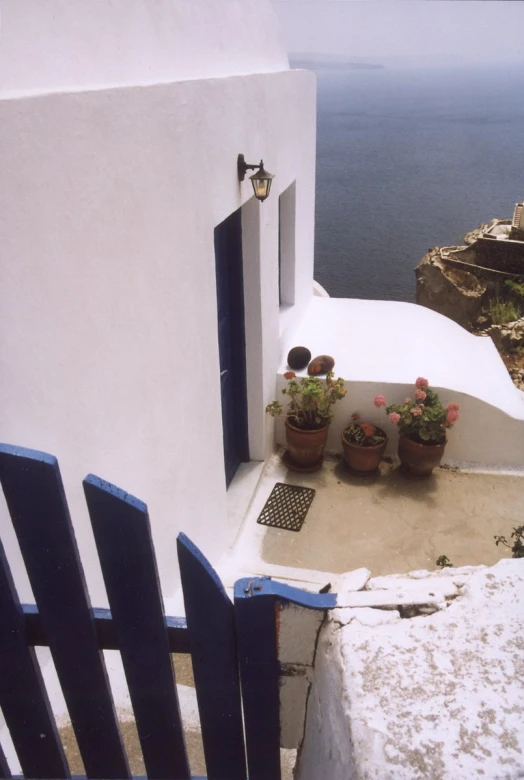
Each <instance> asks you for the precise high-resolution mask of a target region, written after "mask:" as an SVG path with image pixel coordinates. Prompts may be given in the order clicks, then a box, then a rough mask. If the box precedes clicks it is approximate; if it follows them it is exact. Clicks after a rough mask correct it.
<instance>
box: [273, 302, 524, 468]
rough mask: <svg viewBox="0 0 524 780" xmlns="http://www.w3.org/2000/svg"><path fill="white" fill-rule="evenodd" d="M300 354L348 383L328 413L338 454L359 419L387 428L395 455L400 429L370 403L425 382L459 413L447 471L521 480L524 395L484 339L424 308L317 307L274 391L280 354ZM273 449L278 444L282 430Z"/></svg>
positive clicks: (331, 443)
mask: <svg viewBox="0 0 524 780" xmlns="http://www.w3.org/2000/svg"><path fill="white" fill-rule="evenodd" d="M298 344H301V345H303V346H306V347H308V348H309V349H310V350H311V352H312V354H313V355H319V354H326V353H327V354H329V355H332V356H333V357H334V358H335V361H336V363H335V373H336V375H337V376H342V377H343V378H344V379H345V380H346V382H347V384H346V387H347V390H348V394H347V396H346V397H345V398H344V399H343V401H341V402H339V403H338V404H337V406H336V407H335V420H334V423H333V425H332V426H331V430H330V434H329V440H328V448H329V449H330V450H332V451H340V450H341V449H342V446H341V443H340V435H341V433H342V430H343V428H344V427H345V426H346V425H347V423H348V421H349V417H350V415H351V414H352V412H355V411H358V412H359V413H360V415H361V417H362V419H365V420H369V421H370V422H374V423H375V424H377V425H382V427H384V429H385V430H386V431H387V433H388V436H389V437H390V441H389V445H388V450H387V451H388V452H389V453H390V454H392V453H394V452H396V447H397V441H398V433H397V428H396V426H394V425H393V424H392V423H390V422H389V421H388V420H387V418H386V415H385V412H384V409H381V410H378V409H376V408H375V407H374V405H373V398H374V397H375V395H377V394H379V393H380V394H383V395H385V396H386V399H387V401H388V403H401V402H402V401H403V400H404V398H405V397H406V396H407V395H410V394H411V395H412V393H413V390H414V383H415V380H416V379H417V377H419V376H423V377H425V378H427V379H428V380H429V382H430V384H431V386H432V387H433V388H434V389H435V390H437V391H438V392H439V394H440V396H441V399H442V401H443V402H444V403H448V402H450V401H455V402H457V403H459V404H460V406H461V417H460V420H459V422H458V423H457V424H456V426H455V427H454V428H453V430H452V431H450V433H449V443H448V445H447V447H446V453H445V459H446V460H447V461H448V462H456V463H461V464H464V465H470V466H474V467H477V468H488V469H517V470H521V471H524V393H522V392H521V391H520V390H517V388H516V387H515V385H514V384H513V382H512V381H511V379H510V377H509V374H508V372H507V371H506V368H505V367H504V364H503V362H502V360H501V358H500V356H499V354H498V352H497V350H496V348H495V346H494V344H493V342H492V341H491V339H489V338H479V337H477V336H473V335H472V334H471V333H468V332H467V331H466V330H464V329H463V328H461V327H460V325H457V324H456V323H455V322H453V320H450V319H448V318H447V317H444V316H443V315H441V314H437V313H436V312H434V311H432V310H431V309H427V308H425V307H424V306H417V305H415V304H411V303H400V302H396V301H361V300H353V299H346V298H319V297H314V298H313V299H312V300H311V302H310V304H309V307H308V309H307V311H306V313H305V315H304V317H303V320H302V322H301V323H300V325H299V327H298V328H296V329H295V330H294V332H293V335H292V336H289V337H287V341H286V344H285V346H284V350H283V360H282V363H281V366H280V369H279V380H278V383H277V391H278V389H280V388H281V387H283V386H284V385H285V380H284V378H283V373H284V372H285V371H287V370H288V368H287V365H286V356H287V352H288V350H289V349H290V348H291V347H292V346H295V345H298ZM302 373H305V372H302ZM277 439H278V441H279V442H281V443H284V440H285V432H284V430H283V424H282V422H281V420H279V425H278V426H277Z"/></svg>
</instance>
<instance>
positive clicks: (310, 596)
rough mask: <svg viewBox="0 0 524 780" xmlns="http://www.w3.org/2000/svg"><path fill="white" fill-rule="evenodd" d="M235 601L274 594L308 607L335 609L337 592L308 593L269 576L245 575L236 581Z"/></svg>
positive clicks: (279, 597)
mask: <svg viewBox="0 0 524 780" xmlns="http://www.w3.org/2000/svg"><path fill="white" fill-rule="evenodd" d="M234 592H235V601H237V600H241V599H251V598H261V597H263V596H273V597H276V598H278V599H282V601H289V602H291V603H292V604H297V605H298V606H299V607H307V608H308V609H333V607H336V606H337V594H336V593H308V591H306V590H300V588H293V587H291V586H290V585H285V584H284V583H283V582H275V581H274V580H271V579H270V578H269V577H245V578H243V579H241V580H237V581H236V582H235V590H234Z"/></svg>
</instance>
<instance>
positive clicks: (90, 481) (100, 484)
mask: <svg viewBox="0 0 524 780" xmlns="http://www.w3.org/2000/svg"><path fill="white" fill-rule="evenodd" d="M84 483H85V484H86V485H92V486H93V487H95V488H96V489H97V490H100V492H101V493H105V494H106V495H107V496H110V497H111V498H116V499H117V500H118V501H123V502H124V504H127V505H128V506H131V507H133V509H136V510H137V511H138V512H147V504H145V503H144V502H143V501H141V500H140V499H139V498H136V496H133V495H131V493H128V492H127V491H125V490H122V489H121V488H119V487H117V486H116V485H113V484H112V483H111V482H107V481H106V480H105V479H101V478H100V477H97V476H96V474H88V475H87V477H86V478H85V479H84Z"/></svg>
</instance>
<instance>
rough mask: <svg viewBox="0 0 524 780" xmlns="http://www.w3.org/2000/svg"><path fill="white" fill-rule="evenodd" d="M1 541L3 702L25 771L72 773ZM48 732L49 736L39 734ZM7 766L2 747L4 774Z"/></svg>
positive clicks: (0, 682)
mask: <svg viewBox="0 0 524 780" xmlns="http://www.w3.org/2000/svg"><path fill="white" fill-rule="evenodd" d="M24 627H25V626H24V615H23V612H22V610H21V608H20V602H19V600H18V594H17V592H16V588H15V584H14V582H13V577H12V575H11V570H10V568H9V564H8V562H7V558H6V556H5V552H4V547H3V545H2V542H0V706H1V707H2V710H3V713H4V717H5V721H6V723H7V727H8V729H9V732H10V734H11V739H12V740H13V744H14V746H15V750H16V753H17V756H18V759H19V761H20V765H21V767H22V771H23V772H24V774H25V775H26V777H32V778H59V777H62V778H64V777H69V768H68V765H67V761H66V758H65V755H64V749H63V747H62V743H61V741H60V738H59V736H58V731H57V728H56V723H55V719H54V717H53V712H52V710H51V705H50V703H49V699H48V696H47V691H46V689H45V684H44V680H43V678H42V673H41V671H40V665H39V663H38V660H37V658H36V653H35V651H34V649H33V648H32V647H28V644H27V641H26V637H25V631H24ZM42 734H45V739H42V738H41V735H42ZM6 771H7V772H9V769H8V767H7V762H6V761H5V756H3V754H2V752H1V748H0V777H6V774H5V773H6Z"/></svg>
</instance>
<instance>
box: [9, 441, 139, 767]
mask: <svg viewBox="0 0 524 780" xmlns="http://www.w3.org/2000/svg"><path fill="white" fill-rule="evenodd" d="M0 477H1V481H2V487H3V489H4V494H5V498H6V503H7V506H8V509H9V513H10V515H11V519H12V522H13V527H14V529H15V532H16V536H17V539H18V543H19V545H20V551H21V553H22V557H23V559H24V563H25V567H26V570H27V574H28V577H29V581H30V583H31V587H32V590H33V593H34V595H35V599H36V603H37V605H38V607H39V611H40V614H41V619H42V625H43V627H44V630H45V633H46V635H47V637H48V639H49V647H50V650H51V655H52V657H53V661H54V665H55V668H56V671H57V675H58V679H59V680H60V685H61V687H62V691H63V693H64V698H65V700H66V704H67V708H68V711H69V714H70V716H71V723H72V725H73V729H74V731H75V735H76V738H77V742H78V746H79V749H80V753H81V755H82V760H83V763H84V766H85V768H86V772H87V774H88V775H89V776H90V777H91V778H94V779H96V778H105V779H106V780H111V778H118V779H119V780H122V778H127V777H129V776H130V771H129V766H128V763H127V756H126V753H125V750H124V746H123V743H122V740H121V736H120V730H119V726H118V721H117V718H116V713H115V709H114V705H113V698H112V694H111V688H110V686H109V681H108V678H107V672H106V668H105V663H104V657H103V655H102V653H101V652H100V650H99V648H98V639H97V636H96V632H95V627H94V624H93V619H92V614H91V609H90V606H91V605H90V602H89V595H88V592H87V586H86V581H85V576H84V571H83V568H82V563H81V561H80V556H79V552H78V547H77V544H76V539H75V534H74V531H73V526H72V523H71V518H70V515H69V509H68V506H67V502H66V498H65V493H64V486H63V483H62V477H61V474H60V470H59V468H58V463H57V460H56V458H55V457H53V456H52V455H48V454H46V453H41V452H38V451H35V450H27V449H24V448H22V447H12V446H10V445H7V446H4V447H2V448H1V449H0ZM42 551H45V554H42ZM87 692H89V693H88V694H87Z"/></svg>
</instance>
